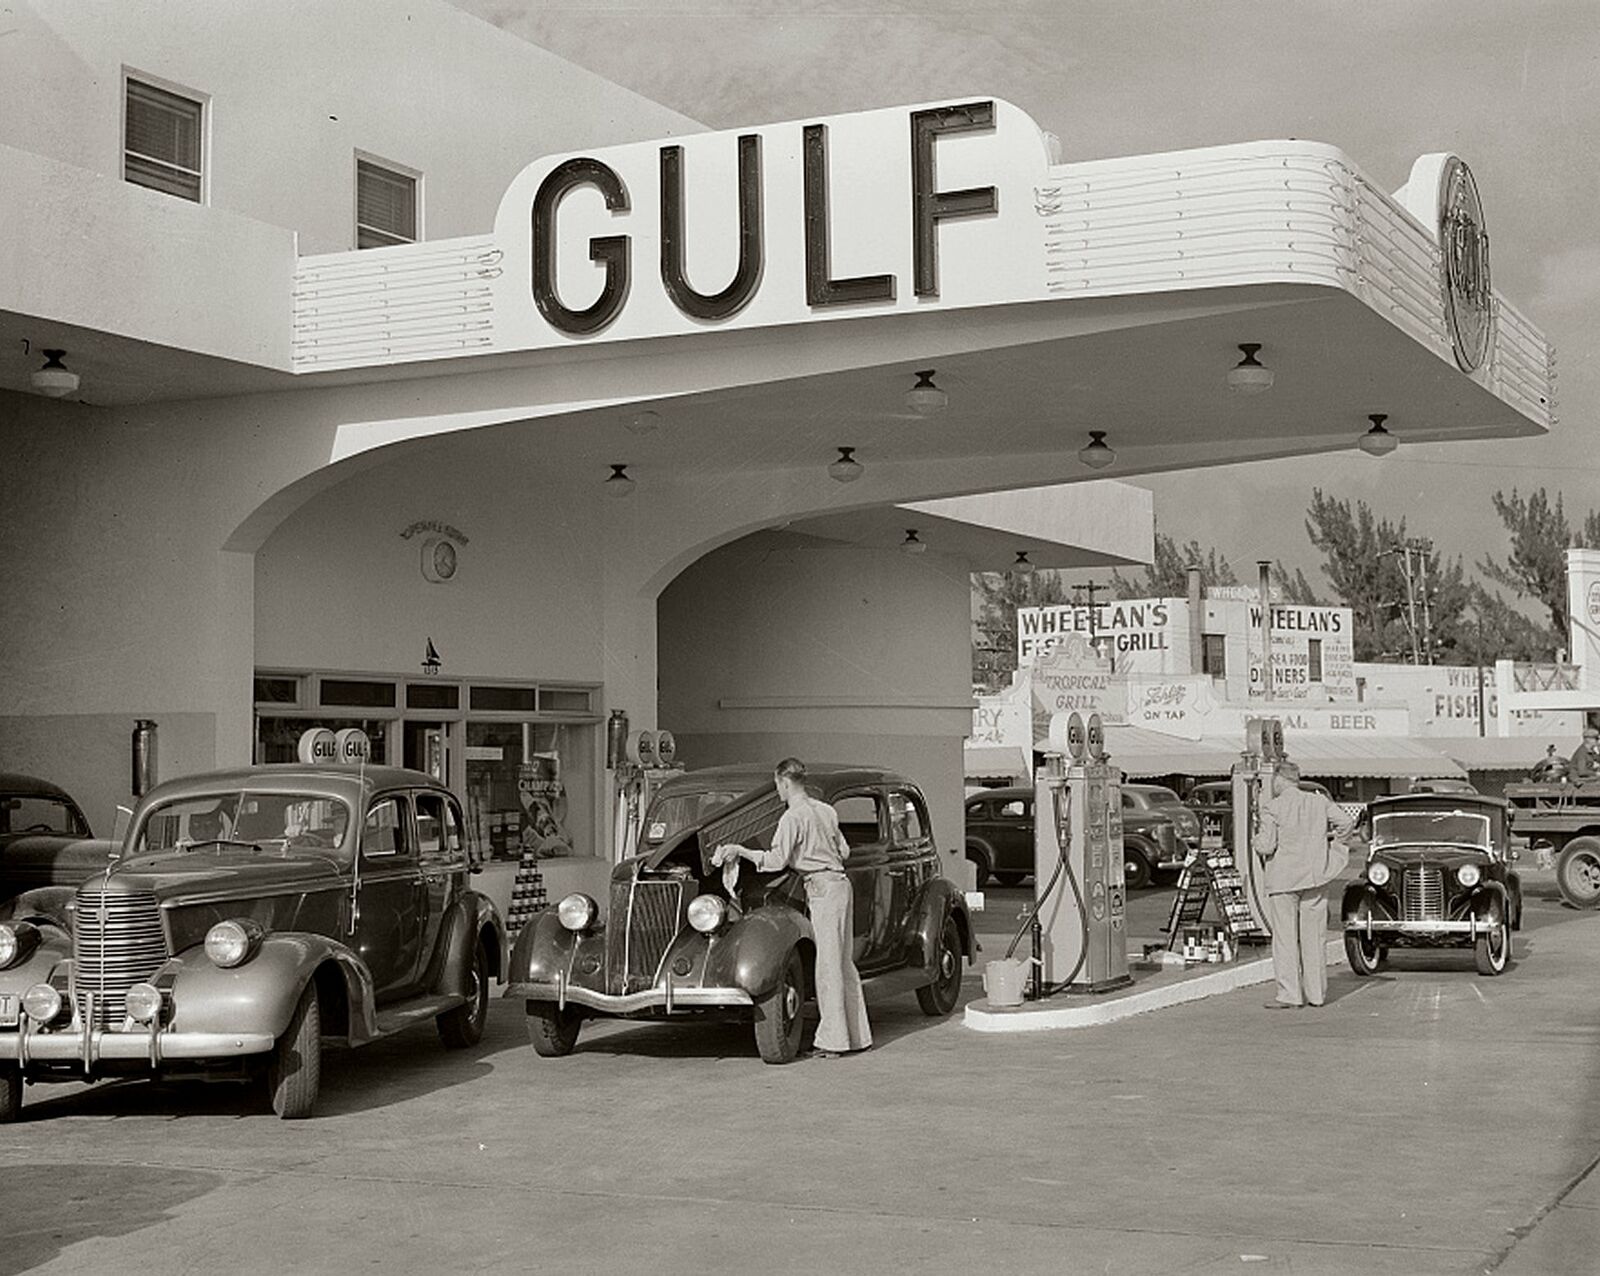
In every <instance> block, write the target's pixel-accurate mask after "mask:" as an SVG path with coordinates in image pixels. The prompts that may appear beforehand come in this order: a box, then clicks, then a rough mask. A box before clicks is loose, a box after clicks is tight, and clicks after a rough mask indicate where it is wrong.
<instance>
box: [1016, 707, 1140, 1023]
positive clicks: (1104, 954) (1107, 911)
mask: <svg viewBox="0 0 1600 1276" xmlns="http://www.w3.org/2000/svg"><path fill="white" fill-rule="evenodd" d="M1050 743H1051V749H1050V750H1049V751H1047V752H1046V754H1045V766H1044V769H1043V771H1042V772H1041V773H1040V775H1039V778H1038V780H1037V781H1036V784H1035V790H1034V821H1033V827H1034V878H1033V880H1034V894H1035V904H1034V916H1035V917H1036V918H1037V920H1038V923H1039V927H1040V935H1041V952H1040V957H1041V959H1042V960H1043V963H1044V970H1043V976H1044V982H1045V984H1046V985H1047V986H1049V985H1055V986H1057V987H1058V988H1064V989H1066V990H1067V991H1075V992H1104V991H1107V990H1108V989H1111V988H1119V987H1121V986H1123V985H1124V984H1127V983H1129V982H1131V980H1130V977H1129V975H1128V946H1127V901H1126V892H1127V886H1126V882H1125V880H1124V876H1123V866H1122V772H1121V770H1120V769H1119V768H1118V767H1116V766H1113V765H1112V764H1111V763H1110V762H1109V761H1108V760H1107V758H1106V753H1105V733H1104V731H1103V730H1102V729H1101V726H1100V718H1099V715H1098V714H1092V715H1090V717H1089V721H1088V723H1087V724H1085V723H1084V721H1083V718H1082V717H1081V716H1080V715H1078V714H1076V713H1073V714H1059V713H1058V714H1056V715H1054V717H1052V719H1051V722H1050Z"/></svg>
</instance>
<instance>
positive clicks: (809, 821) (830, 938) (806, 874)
mask: <svg viewBox="0 0 1600 1276" xmlns="http://www.w3.org/2000/svg"><path fill="white" fill-rule="evenodd" d="M773 778H774V780H775V781H776V782H777V786H778V796H779V797H781V798H782V799H783V800H784V801H785V802H786V803H787V804H788V809H787V810H785V811H784V813H783V815H782V816H781V817H780V818H779V820H778V828H777V831H776V832H775V833H773V835H772V849H771V850H768V851H763V850H759V849H751V848H750V847H747V846H736V845H733V844H732V843H727V844H724V845H722V846H719V847H717V849H716V851H715V852H714V853H713V854H712V857H711V862H712V863H713V864H716V865H719V866H720V865H722V864H725V863H727V862H728V861H729V860H731V859H732V858H733V857H734V856H736V855H738V856H742V857H743V858H745V859H747V860H749V861H750V863H751V864H753V865H754V866H755V868H756V870H757V871H758V872H762V873H775V872H777V871H778V870H779V869H782V868H792V869H794V870H795V872H797V873H799V874H800V875H801V876H802V877H803V878H804V879H805V885H806V910H807V912H809V913H810V914H811V929H812V932H813V934H814V935H815V937H816V941H817V965H816V972H815V980H816V986H817V987H816V992H817V1009H818V1010H819V1011H820V1012H821V1014H822V1022H821V1023H819V1024H818V1025H817V1035H816V1039H815V1041H814V1042H813V1044H812V1051H811V1053H812V1056H813V1057H815V1058H819V1059H837V1058H838V1057H839V1056H840V1055H842V1054H850V1053H852V1052H854V1051H857V1050H865V1049H867V1048H868V1047H869V1046H871V1045H872V1028H871V1025H870V1024H868V1022H867V1003H866V1000H865V999H864V998H863V997H862V995H861V976H860V974H859V973H857V971H856V964H855V962H854V961H853V960H852V959H851V955H850V952H851V947H852V945H853V943H854V941H855V908H854V905H853V892H852V891H851V888H850V879H849V877H847V876H846V875H845V870H844V862H845V860H847V859H849V858H850V847H849V844H848V843H847V842H846V841H845V840H844V834H843V833H841V832H840V831H839V815H838V813H837V812H836V811H835V810H834V809H833V807H831V806H829V805H828V803H826V802H819V801H817V799H816V798H814V797H812V796H811V795H810V794H809V793H807V792H806V768H805V764H804V763H803V762H801V761H800V760H799V759H798V758H785V759H784V760H783V761H782V762H780V763H778V766H777V769H776V771H775V772H774V773H773Z"/></svg>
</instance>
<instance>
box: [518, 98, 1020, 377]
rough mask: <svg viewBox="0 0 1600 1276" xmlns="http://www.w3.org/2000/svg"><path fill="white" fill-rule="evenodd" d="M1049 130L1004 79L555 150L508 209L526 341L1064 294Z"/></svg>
mask: <svg viewBox="0 0 1600 1276" xmlns="http://www.w3.org/2000/svg"><path fill="white" fill-rule="evenodd" d="M1049 162H1050V161H1049V156H1048V151H1047V148H1046V144H1045V141H1044V135H1043V134H1042V133H1041V132H1040V131H1039V128H1038V126H1037V125H1036V124H1034V122H1033V121H1032V120H1031V119H1029V118H1028V116H1027V115H1026V114H1025V113H1024V112H1022V111H1021V110H1019V109H1018V108H1016V107H1014V106H1012V105H1010V104H1009V103H1007V102H1003V101H1000V100H998V99H994V98H981V97H980V98H963V99H959V100H955V101H949V102H941V103H933V104H929V105H925V106H912V107H898V108H893V109H889V110H880V111H865V112H860V113H857V114H852V115H841V116H834V117H831V118H825V119H818V120H810V121H797V122H792V123H787V124H774V125H764V126H761V127H757V128H748V129H739V130H733V131H728V132H721V133H703V134H698V135H693V136H686V137H680V138H672V139H670V140H666V141H659V142H646V143H632V144H629V145H625V146H615V147H606V148H602V149H598V150H594V151H590V152H586V153H584V154H579V155H568V156H554V157H547V158H545V159H541V160H539V161H537V162H535V163H533V164H531V165H529V166H528V167H527V168H526V169H524V170H523V171H522V173H520V174H519V175H518V176H517V177H516V178H515V179H514V180H513V181H512V183H511V186H510V187H509V188H508V190H507V192H506V195H505V197H504V199H503V200H502V201H501V204H500V209H499V212H498V213H497V215H496V219H495V239H496V241H497V243H498V244H500V245H501V246H502V247H503V248H504V251H505V258H504V262H503V268H502V271H501V273H500V275H499V277H498V278H497V279H496V280H495V285H494V286H495V288H496V298H495V308H496V312H497V320H496V322H497V326H498V327H500V328H501V330H502V340H503V341H504V342H505V343H507V344H512V345H524V346H530V347H531V346H547V345H549V344H551V343H552V340H554V341H558V342H559V341H562V340H569V341H583V340H592V339H596V338H601V337H603V338H605V339H615V340H620V339H627V338H634V337H645V336H660V335H669V334H672V333H689V332H696V331H701V330H704V329H706V328H717V327H755V326H760V325H765V324H785V323H793V322H797V321H805V320H809V319H815V318H823V317H834V316H841V315H859V314H863V313H880V312H884V311H890V312H893V311H902V310H904V311H911V310H920V309H925V308H926V307H928V306H929V305H940V304H944V305H959V306H970V305H983V304H990V303H999V302H1005V301H1014V300H1027V299H1031V298H1037V297H1043V296H1045V295H1047V294H1046V273H1045V265H1044V223H1043V219H1042V218H1041V216H1040V215H1039V213H1038V211H1036V191H1037V188H1038V186H1039V184H1040V183H1041V182H1044V181H1045V180H1046V176H1047V173H1048V169H1049Z"/></svg>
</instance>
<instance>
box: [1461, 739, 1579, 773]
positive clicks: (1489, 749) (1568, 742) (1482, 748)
mask: <svg viewBox="0 0 1600 1276" xmlns="http://www.w3.org/2000/svg"><path fill="white" fill-rule="evenodd" d="M1435 743H1436V744H1437V746H1438V747H1439V748H1440V749H1443V750H1444V751H1445V752H1446V753H1448V754H1449V755H1450V756H1451V757H1452V758H1454V759H1455V760H1456V761H1457V762H1459V763H1460V764H1461V765H1462V766H1464V767H1466V768H1467V770H1469V771H1517V772H1520V773H1522V774H1524V775H1525V774H1527V773H1528V772H1529V771H1531V770H1533V768H1534V767H1535V766H1536V765H1537V764H1538V763H1539V762H1541V761H1543V760H1544V756H1545V750H1546V749H1547V748H1548V747H1549V746H1550V745H1554V746H1555V749H1556V756H1557V757H1559V758H1560V759H1561V760H1562V761H1563V762H1565V761H1566V760H1567V759H1568V758H1570V757H1571V756H1572V751H1573V750H1574V749H1576V748H1577V747H1578V737H1577V736H1576V735H1575V734H1574V735H1568V736H1556V735H1510V736H1493V735H1491V736H1475V735H1468V736H1461V737H1459V738H1454V737H1453V738H1448V739H1442V740H1438V741H1435Z"/></svg>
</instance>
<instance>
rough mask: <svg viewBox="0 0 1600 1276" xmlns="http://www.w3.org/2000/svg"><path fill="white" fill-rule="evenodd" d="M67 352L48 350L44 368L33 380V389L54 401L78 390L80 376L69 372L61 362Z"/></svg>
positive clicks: (34, 375) (45, 355)
mask: <svg viewBox="0 0 1600 1276" xmlns="http://www.w3.org/2000/svg"><path fill="white" fill-rule="evenodd" d="M66 353H67V352H66V351H65V350H46V351H45V352H44V367H42V368H40V369H38V371H36V372H35V373H34V374H33V376H32V377H31V378H29V379H30V380H31V381H32V382H33V388H34V389H35V390H37V391H38V392H39V393H40V394H45V395H49V396H50V397H51V398H52V399H59V398H61V397H62V396H63V395H67V394H71V393H72V392H73V391H74V390H76V389H77V388H78V374H77V373H76V372H69V371H68V370H67V367H66V365H65V364H63V363H62V362H61V360H62V359H63V358H65V357H66Z"/></svg>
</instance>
